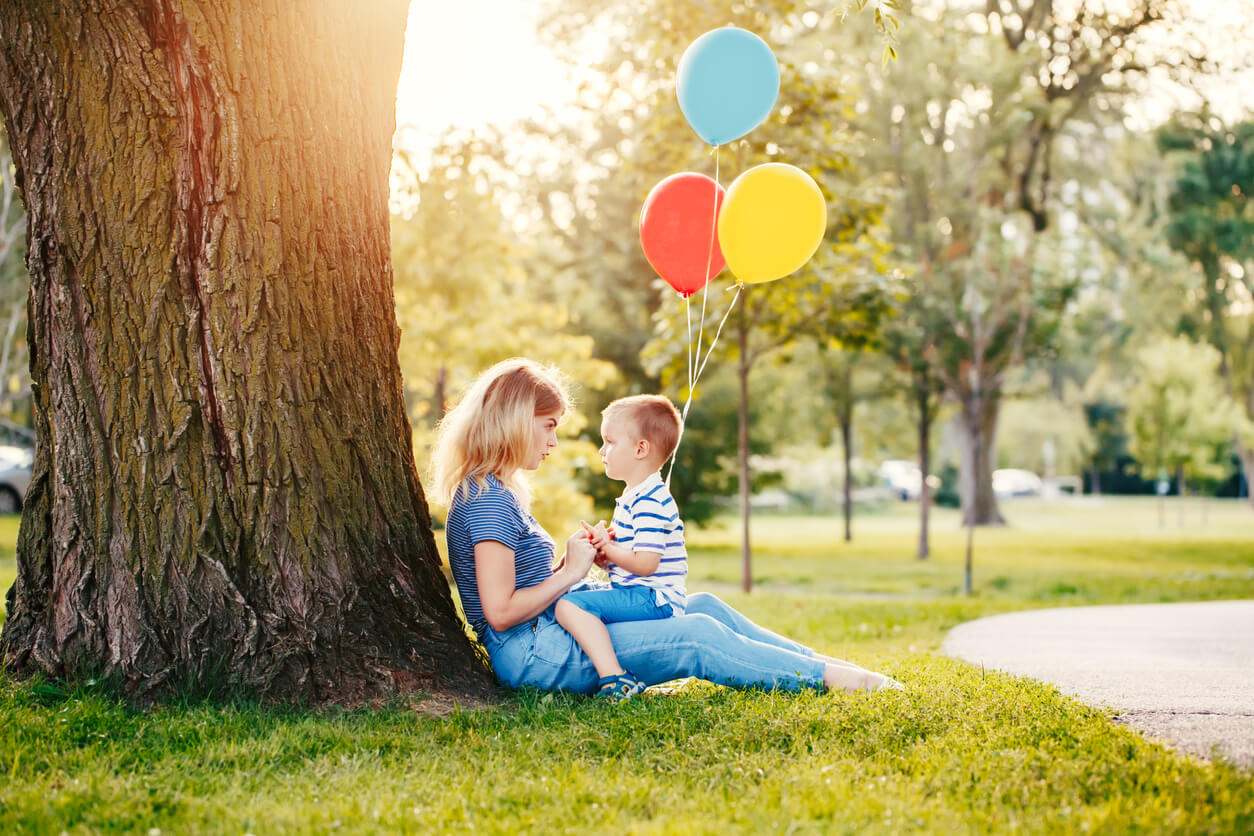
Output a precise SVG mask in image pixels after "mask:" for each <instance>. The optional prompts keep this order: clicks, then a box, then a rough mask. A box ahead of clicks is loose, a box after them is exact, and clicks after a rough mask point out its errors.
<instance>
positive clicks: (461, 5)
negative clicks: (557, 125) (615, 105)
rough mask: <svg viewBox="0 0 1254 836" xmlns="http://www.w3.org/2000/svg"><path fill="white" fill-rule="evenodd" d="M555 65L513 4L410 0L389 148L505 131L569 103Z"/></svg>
mask: <svg viewBox="0 0 1254 836" xmlns="http://www.w3.org/2000/svg"><path fill="white" fill-rule="evenodd" d="M568 87H569V83H568V82H567V80H566V75H565V70H564V67H563V66H562V64H561V62H559V61H558V60H557V59H556V58H555V57H553V55H551V54H550V53H549V52H548V51H547V50H546V49H545V48H544V47H543V46H541V45H540V44H539V43H538V41H537V39H536V33H535V19H534V11H533V9H532V7H531V6H529V5H528V4H526V3H519V2H517V0H458V2H456V3H450V2H447V0H413V3H412V5H411V6H410V10H409V23H408V26H407V28H406V31H405V58H404V61H403V63H402V65H401V74H400V82H399V84H398V87H397V93H396V123H397V129H398V136H397V142H398V144H401V143H402V142H403V143H404V144H405V145H406V146H409V145H411V144H417V145H424V144H425V142H424V140H428V139H429V138H431V137H434V136H435V135H437V134H439V133H440V132H442V131H444V130H445V129H447V128H450V127H453V128H478V127H482V126H484V125H487V124H498V125H501V124H505V123H508V122H510V121H513V120H515V119H518V118H522V117H525V116H529V115H533V114H536V113H538V112H539V111H540V108H541V107H542V106H544V105H553V104H557V103H559V102H560V101H562V100H563V99H565V98H569V96H570V93H569V91H568Z"/></svg>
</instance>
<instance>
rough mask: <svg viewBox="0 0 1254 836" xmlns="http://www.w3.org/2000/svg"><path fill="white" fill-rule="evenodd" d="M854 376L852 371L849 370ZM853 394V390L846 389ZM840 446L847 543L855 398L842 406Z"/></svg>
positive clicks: (850, 524)
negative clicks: (843, 464)
mask: <svg viewBox="0 0 1254 836" xmlns="http://www.w3.org/2000/svg"><path fill="white" fill-rule="evenodd" d="M847 372H848V374H849V375H851V376H852V374H853V372H852V370H851V369H847ZM845 391H847V392H852V388H851V387H850V388H846V390H845ZM839 421H840V445H841V450H842V453H843V455H844V457H845V503H844V505H845V509H844V510H845V542H846V543H848V542H850V541H852V540H853V398H852V395H851V397H849V398H848V399H847V400H846V401H845V402H844V403H842V404H841V406H840V416H839Z"/></svg>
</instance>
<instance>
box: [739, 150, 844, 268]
mask: <svg viewBox="0 0 1254 836" xmlns="http://www.w3.org/2000/svg"><path fill="white" fill-rule="evenodd" d="M826 229H827V203H826V202H825V201H824V200H823V192H822V191H820V190H819V186H818V184H817V183H815V182H814V180H813V179H812V178H811V177H810V175H808V174H806V173H805V172H804V171H802V170H801V169H799V168H797V167H796V166H792V165H788V164H787V163H766V164H765V165H759V166H754V167H753V168H751V169H749V170H748V171H746V172H745V173H744V174H741V175H740V176H739V177H737V178H736V179H735V180H734V181H733V182H732V184H731V188H729V189H728V190H727V198H726V199H725V200H724V201H723V208H722V211H721V212H719V215H718V245H719V248H720V249H722V251H723V257H724V258H726V259H727V266H728V267H729V268H730V269H731V271H732V273H733V274H734V275H735V276H736V278H737V279H740V281H742V282H745V283H747V284H756V283H758V282H769V281H774V280H775V279H778V278H782V277H783V276H787V275H788V274H789V273H792V272H794V271H795V270H797V269H798V268H800V267H801V266H802V265H803V264H805V263H806V262H807V261H809V260H810V256H812V255H814V251H815V250H817V249H818V248H819V244H820V243H822V241H823V233H824V232H825V231H826Z"/></svg>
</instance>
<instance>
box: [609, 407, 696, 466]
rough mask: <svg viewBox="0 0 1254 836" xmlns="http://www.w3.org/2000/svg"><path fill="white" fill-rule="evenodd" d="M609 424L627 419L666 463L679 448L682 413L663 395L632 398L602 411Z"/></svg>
mask: <svg viewBox="0 0 1254 836" xmlns="http://www.w3.org/2000/svg"><path fill="white" fill-rule="evenodd" d="M601 416H602V417H603V418H605V419H606V420H609V419H613V418H626V419H627V420H629V421H631V422H632V423H633V424H635V425H636V432H637V433H639V436H640V438H643V439H644V440H645V441H647V442H649V444H650V445H652V446H653V449H654V450H657V451H658V452H660V453H661V454H662V456H661V460H662V461H666V460H667V459H669V458H670V457H671V453H674V452H675V446H676V445H677V444H679V424H680V420H681V419H680V417H679V410H678V409H676V408H675V405H674V404H673V403H671V402H670V399H669V398H665V397H663V396H661V395H632V396H630V397H627V398H619V399H618V400H616V401H613V402H611V403H610V405H609V406H607V407H606V408H605V409H603V410H601Z"/></svg>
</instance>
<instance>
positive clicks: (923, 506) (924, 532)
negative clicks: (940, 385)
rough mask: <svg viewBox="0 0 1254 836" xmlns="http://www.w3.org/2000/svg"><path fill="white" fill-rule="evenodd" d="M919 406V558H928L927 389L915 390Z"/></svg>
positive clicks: (929, 417) (929, 432) (929, 453)
mask: <svg viewBox="0 0 1254 836" xmlns="http://www.w3.org/2000/svg"><path fill="white" fill-rule="evenodd" d="M915 396H916V400H917V402H918V407H919V418H918V430H919V472H920V473H922V474H923V481H922V484H920V485H919V552H918V554H917V555H916V557H917V558H918V559H919V560H927V559H928V557H930V556H931V554H932V550H931V546H930V544H929V542H928V514H929V511H930V507H931V504H932V487H931V485H929V484H928V483H927V474H928V470H929V469H930V468H931V466H932V409H931V393H930V392H928V391H926V390H920V389H916V390H915Z"/></svg>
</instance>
